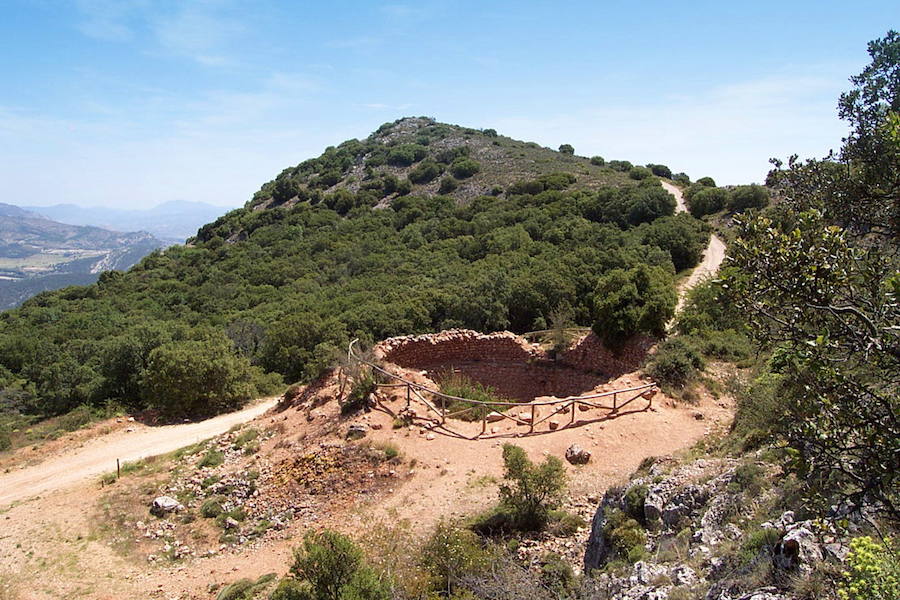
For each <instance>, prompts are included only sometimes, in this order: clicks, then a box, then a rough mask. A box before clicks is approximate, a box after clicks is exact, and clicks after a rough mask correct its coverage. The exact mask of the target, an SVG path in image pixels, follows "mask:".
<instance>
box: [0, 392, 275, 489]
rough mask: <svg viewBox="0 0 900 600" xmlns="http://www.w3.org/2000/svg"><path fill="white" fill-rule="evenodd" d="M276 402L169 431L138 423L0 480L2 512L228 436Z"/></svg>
mask: <svg viewBox="0 0 900 600" xmlns="http://www.w3.org/2000/svg"><path fill="white" fill-rule="evenodd" d="M276 402H277V399H276V398H270V399H267V400H264V401H262V402H260V403H258V404H254V405H253V406H250V407H249V408H245V409H243V410H240V411H237V412H233V413H229V414H226V415H220V416H218V417H214V418H212V419H207V420H206V421H201V422H199V423H189V424H185V425H167V426H164V427H148V426H146V425H141V424H139V423H135V424H134V427H133V429H134V431H127V430H121V431H117V432H115V433H112V434H110V435H108V436H104V437H100V438H96V439H93V440H91V441H89V442H87V443H86V444H85V445H84V446H82V447H80V448H78V449H77V450H74V451H72V452H69V453H66V454H63V455H61V456H58V457H56V458H53V459H50V460H47V461H45V462H43V463H41V464H39V465H35V466H30V467H25V468H23V469H20V470H18V471H13V472H11V473H6V474H3V475H0V507H3V506H6V505H8V504H11V503H13V502H16V501H19V500H24V499H26V498H30V497H31V496H35V495H38V494H43V493H45V492H48V491H52V490H57V489H61V488H64V487H67V486H70V485H73V484H75V483H78V482H80V481H82V480H85V479H88V478H90V477H96V476H98V475H101V474H102V473H107V472H110V471H113V470H115V468H116V459H117V458H118V459H119V460H121V461H123V462H125V461H134V460H139V459H141V458H146V457H147V456H152V455H154V454H165V453H166V452H171V451H173V450H177V449H178V448H181V447H184V446H187V445H189V444H193V443H196V442H199V441H201V440H205V439H207V438H210V437H213V436H215V435H218V434H220V433H224V432H226V431H228V430H229V429H230V428H231V427H232V426H234V425H237V424H239V423H243V422H245V421H249V420H251V419H253V418H255V417H257V416H259V415H261V414H263V413H264V412H266V411H267V410H269V409H270V408H272V407H273V406H275V404H276ZM129 429H130V428H129Z"/></svg>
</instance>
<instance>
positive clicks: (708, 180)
mask: <svg viewBox="0 0 900 600" xmlns="http://www.w3.org/2000/svg"><path fill="white" fill-rule="evenodd" d="M697 183H699V184H700V185H705V186H706V187H716V181H715V180H714V179H713V178H712V177H701V178H700V179H698V180H697Z"/></svg>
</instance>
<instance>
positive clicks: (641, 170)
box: [628, 167, 653, 181]
mask: <svg viewBox="0 0 900 600" xmlns="http://www.w3.org/2000/svg"><path fill="white" fill-rule="evenodd" d="M651 175H653V173H652V172H651V171H650V169H648V168H647V167H632V168H631V169H630V170H629V171H628V176H629V177H630V178H632V179H635V180H638V181H640V180H641V179H647V178H648V177H650V176H651Z"/></svg>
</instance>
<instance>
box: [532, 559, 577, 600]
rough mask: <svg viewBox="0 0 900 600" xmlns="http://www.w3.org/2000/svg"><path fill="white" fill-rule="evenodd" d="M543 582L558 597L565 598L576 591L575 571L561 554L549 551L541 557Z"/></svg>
mask: <svg viewBox="0 0 900 600" xmlns="http://www.w3.org/2000/svg"><path fill="white" fill-rule="evenodd" d="M541 582H542V583H543V584H544V585H545V586H547V587H548V588H550V589H551V590H553V592H554V593H555V594H556V595H557V596H558V597H560V598H565V597H568V596H571V595H572V594H573V592H574V591H575V584H576V579H575V571H574V570H573V569H572V565H570V564H569V563H568V561H566V560H565V559H564V558H563V557H561V556H560V555H558V554H553V553H547V554H545V555H544V557H543V558H542V559H541Z"/></svg>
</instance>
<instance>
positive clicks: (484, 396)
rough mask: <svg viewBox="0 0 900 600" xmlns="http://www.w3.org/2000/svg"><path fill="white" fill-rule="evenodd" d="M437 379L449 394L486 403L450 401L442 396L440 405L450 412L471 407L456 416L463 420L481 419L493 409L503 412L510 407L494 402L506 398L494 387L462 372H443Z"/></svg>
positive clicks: (443, 389)
mask: <svg viewBox="0 0 900 600" xmlns="http://www.w3.org/2000/svg"><path fill="white" fill-rule="evenodd" d="M437 380H438V385H439V386H440V388H441V391H442V392H443V393H445V394H447V395H448V396H457V397H459V398H466V399H468V400H475V401H477V402H485V403H486V404H470V403H468V402H462V401H459V400H452V401H449V400H446V399H444V398H440V407H441V408H443V409H444V410H446V411H447V412H448V413H454V412H457V411H461V410H464V409H466V408H468V409H469V410H468V411H467V412H465V413H462V414H460V415H457V416H455V417H454V418H456V419H459V420H461V421H479V420H481V419H482V417H484V416H485V415H487V414H488V413H490V412H492V411H497V412H503V411H504V410H506V409H507V408H508V407H506V406H503V405H502V404H493V403H495V402H501V401H503V400H504V398H502V397H500V395H499V394H497V392H496V390H494V388H492V387H490V386H487V385H483V384H481V383H479V382H477V381H472V380H471V379H469V378H468V377H466V376H465V375H463V374H461V373H454V372H450V373H446V374H441V375H439V376H438V378H437Z"/></svg>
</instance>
